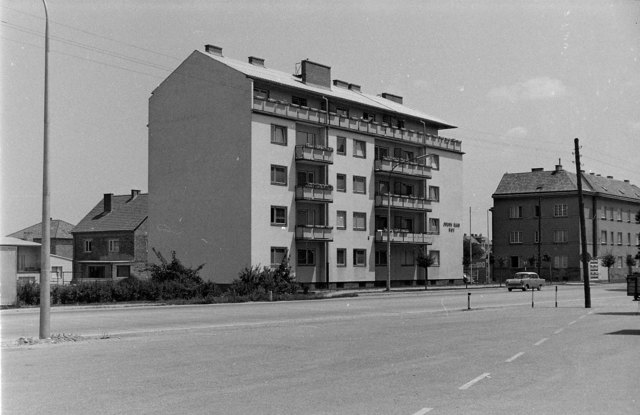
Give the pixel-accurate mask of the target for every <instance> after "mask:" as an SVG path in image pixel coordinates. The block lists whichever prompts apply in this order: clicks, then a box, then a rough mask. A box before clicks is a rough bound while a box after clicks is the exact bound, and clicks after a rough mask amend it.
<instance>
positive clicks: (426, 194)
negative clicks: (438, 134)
mask: <svg viewBox="0 0 640 415" xmlns="http://www.w3.org/2000/svg"><path fill="white" fill-rule="evenodd" d="M419 121H420V124H422V134H423V138H425V139H426V137H427V124H426V123H425V122H424V120H419ZM424 152H425V154H426V152H427V146H426V145H425V146H424ZM423 192H424V193H423V194H424V197H425V199H428V198H429V185H428V184H427V179H424V189H423ZM422 217H423V220H424V223H423V225H422V226H423V228H422V229H424V231H425V232H426V233H427V234H429V213H428V212H427V211H426V210H425V211H424V213H423V216H422ZM424 254H425V256H427V257H428V256H429V245H428V244H427V245H425V253H424ZM424 272H425V278H424V289H425V290H426V289H427V284H428V281H427V277H426V275H427V273H428V272H429V271H428V270H427V269H426V268H425V270H424Z"/></svg>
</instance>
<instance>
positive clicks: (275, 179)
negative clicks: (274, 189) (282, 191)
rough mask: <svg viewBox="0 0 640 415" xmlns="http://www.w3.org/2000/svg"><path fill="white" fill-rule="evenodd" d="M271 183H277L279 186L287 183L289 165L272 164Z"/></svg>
mask: <svg viewBox="0 0 640 415" xmlns="http://www.w3.org/2000/svg"><path fill="white" fill-rule="evenodd" d="M271 184H277V185H279V186H286V185H287V167H286V166H278V165H275V164H272V165H271Z"/></svg>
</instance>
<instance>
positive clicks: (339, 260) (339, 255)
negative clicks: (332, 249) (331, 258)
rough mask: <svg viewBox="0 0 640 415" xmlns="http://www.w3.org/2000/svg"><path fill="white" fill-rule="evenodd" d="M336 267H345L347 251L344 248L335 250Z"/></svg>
mask: <svg viewBox="0 0 640 415" xmlns="http://www.w3.org/2000/svg"><path fill="white" fill-rule="evenodd" d="M336 265H337V266H339V267H346V266H347V250H346V249H345V248H338V249H337V250H336Z"/></svg>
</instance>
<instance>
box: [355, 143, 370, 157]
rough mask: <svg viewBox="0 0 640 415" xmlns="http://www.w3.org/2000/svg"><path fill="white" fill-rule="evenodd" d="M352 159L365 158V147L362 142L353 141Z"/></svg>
mask: <svg viewBox="0 0 640 415" xmlns="http://www.w3.org/2000/svg"><path fill="white" fill-rule="evenodd" d="M353 157H360V158H367V146H366V143H365V142H364V141H360V140H353Z"/></svg>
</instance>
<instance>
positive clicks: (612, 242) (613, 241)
mask: <svg viewBox="0 0 640 415" xmlns="http://www.w3.org/2000/svg"><path fill="white" fill-rule="evenodd" d="M614 237H615V233H614V232H613V231H611V239H610V240H609V242H610V243H611V245H613V244H614V243H615V238H614Z"/></svg>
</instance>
